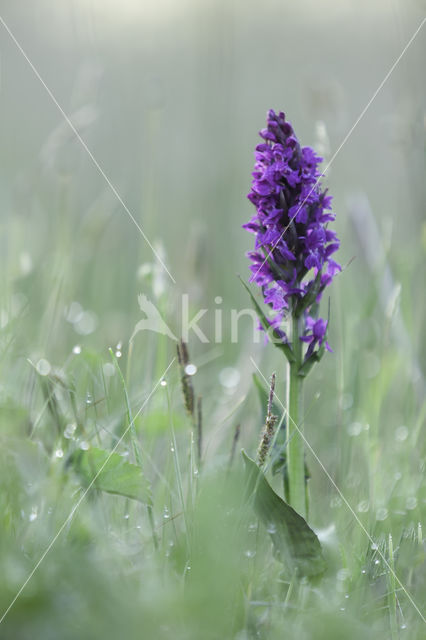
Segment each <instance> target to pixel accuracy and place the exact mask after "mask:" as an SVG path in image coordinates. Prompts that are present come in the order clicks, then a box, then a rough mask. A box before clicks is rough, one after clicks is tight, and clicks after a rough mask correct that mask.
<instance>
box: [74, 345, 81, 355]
mask: <svg viewBox="0 0 426 640" xmlns="http://www.w3.org/2000/svg"><path fill="white" fill-rule="evenodd" d="M72 352H73V353H75V355H76V356H78V355H79V354H80V353H81V347H80V345H79V344H76V345H75V347H73V348H72Z"/></svg>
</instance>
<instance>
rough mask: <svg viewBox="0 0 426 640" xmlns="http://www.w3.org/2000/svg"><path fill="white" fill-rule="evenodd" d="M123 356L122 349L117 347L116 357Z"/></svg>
mask: <svg viewBox="0 0 426 640" xmlns="http://www.w3.org/2000/svg"><path fill="white" fill-rule="evenodd" d="M121 356H122V353H121V351H119V350H118V349H117V351H116V352H115V357H116V358H121Z"/></svg>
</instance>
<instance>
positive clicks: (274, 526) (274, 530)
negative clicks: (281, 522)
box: [266, 522, 277, 534]
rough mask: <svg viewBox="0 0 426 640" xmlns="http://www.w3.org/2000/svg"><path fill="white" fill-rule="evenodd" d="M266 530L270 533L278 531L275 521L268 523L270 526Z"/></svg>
mask: <svg viewBox="0 0 426 640" xmlns="http://www.w3.org/2000/svg"><path fill="white" fill-rule="evenodd" d="M266 530H267V532H268V533H271V534H274V533H276V532H277V527H276V525H275V524H274V523H273V522H271V523H270V524H268V527H267V529H266Z"/></svg>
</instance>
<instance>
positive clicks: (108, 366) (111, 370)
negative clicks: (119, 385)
mask: <svg viewBox="0 0 426 640" xmlns="http://www.w3.org/2000/svg"><path fill="white" fill-rule="evenodd" d="M102 371H103V372H104V376H106V377H107V378H111V376H113V375H115V367H114V365H113V364H112V363H111V362H105V364H104V365H103V367H102Z"/></svg>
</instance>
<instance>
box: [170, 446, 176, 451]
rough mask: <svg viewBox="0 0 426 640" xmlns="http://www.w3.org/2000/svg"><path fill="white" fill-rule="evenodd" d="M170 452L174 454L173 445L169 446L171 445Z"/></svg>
mask: <svg viewBox="0 0 426 640" xmlns="http://www.w3.org/2000/svg"><path fill="white" fill-rule="evenodd" d="M170 451H171V452H172V453H174V452H175V448H174V446H173V444H171V445H170Z"/></svg>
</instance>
